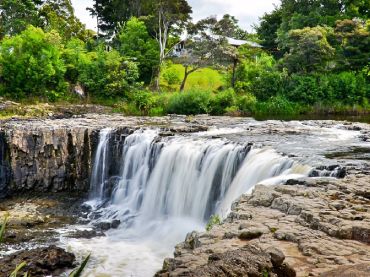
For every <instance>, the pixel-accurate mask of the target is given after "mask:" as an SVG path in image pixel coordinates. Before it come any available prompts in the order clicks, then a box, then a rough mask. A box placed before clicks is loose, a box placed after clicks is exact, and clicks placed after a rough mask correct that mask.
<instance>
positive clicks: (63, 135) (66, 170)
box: [5, 128, 96, 192]
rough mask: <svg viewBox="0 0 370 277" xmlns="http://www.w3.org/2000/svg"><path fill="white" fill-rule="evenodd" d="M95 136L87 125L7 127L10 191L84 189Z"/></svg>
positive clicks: (86, 184) (86, 183)
mask: <svg viewBox="0 0 370 277" xmlns="http://www.w3.org/2000/svg"><path fill="white" fill-rule="evenodd" d="M94 135H96V134H95V133H94V132H93V131H92V130H89V129H87V128H71V129H68V128H60V129H47V128H43V129H38V130H33V129H20V130H19V129H10V130H6V131H5V139H6V144H7V146H6V147H7V148H8V149H9V150H8V151H9V154H8V157H7V158H8V160H7V163H8V165H9V166H10V171H11V180H10V182H9V185H8V191H9V192H13V191H28V190H33V191H60V190H67V189H71V190H85V189H86V187H87V186H88V176H89V172H90V168H91V149H92V147H93V145H92V144H93V142H94ZM8 171H9V170H8Z"/></svg>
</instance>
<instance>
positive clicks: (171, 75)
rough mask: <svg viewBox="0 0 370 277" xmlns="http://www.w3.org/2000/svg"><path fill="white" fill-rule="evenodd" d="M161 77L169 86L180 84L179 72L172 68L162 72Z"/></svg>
mask: <svg viewBox="0 0 370 277" xmlns="http://www.w3.org/2000/svg"><path fill="white" fill-rule="evenodd" d="M162 76H163V79H164V80H165V81H166V82H167V84H168V85H170V86H173V85H179V84H180V83H181V79H180V76H179V72H178V71H177V70H176V68H174V67H171V68H169V69H168V70H165V71H163V75H162Z"/></svg>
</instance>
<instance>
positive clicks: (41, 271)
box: [0, 246, 75, 277]
mask: <svg viewBox="0 0 370 277" xmlns="http://www.w3.org/2000/svg"><path fill="white" fill-rule="evenodd" d="M74 261H75V255H74V254H71V253H68V252H66V251H65V250H63V249H61V248H59V247H56V246H49V247H45V248H37V249H33V250H25V251H20V252H17V253H14V254H12V255H9V256H6V257H4V258H2V259H0V276H3V277H7V276H10V274H11V273H12V272H13V271H14V269H15V268H16V267H17V266H19V265H20V264H21V263H23V262H26V266H24V267H23V268H22V269H21V270H20V271H19V272H18V275H22V276H23V274H25V273H26V272H28V274H29V275H30V276H35V277H43V276H51V275H53V276H58V274H60V273H62V272H63V271H64V270H66V269H69V268H72V267H73V264H74Z"/></svg>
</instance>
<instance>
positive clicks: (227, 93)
mask: <svg viewBox="0 0 370 277" xmlns="http://www.w3.org/2000/svg"><path fill="white" fill-rule="evenodd" d="M235 98H236V95H235V92H234V90H233V89H227V90H224V91H221V92H219V93H217V94H216V95H215V96H214V97H213V98H212V100H211V114H213V115H223V114H225V112H226V109H227V108H228V107H231V106H234V105H235Z"/></svg>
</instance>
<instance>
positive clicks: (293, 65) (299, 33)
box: [281, 27, 335, 73]
mask: <svg viewBox="0 0 370 277" xmlns="http://www.w3.org/2000/svg"><path fill="white" fill-rule="evenodd" d="M332 31H333V30H332V29H330V28H324V27H312V28H310V27H306V28H304V29H297V30H291V31H290V32H289V33H288V37H287V39H286V41H285V42H284V43H285V44H286V47H287V48H289V49H290V51H289V53H287V54H285V56H284V58H283V59H282V60H281V66H282V67H283V68H287V70H288V71H289V72H290V73H294V72H298V73H307V72H313V71H316V72H321V71H325V70H328V69H329V66H330V64H329V62H330V61H332V60H333V58H334V54H335V49H334V48H333V47H332V46H331V45H330V44H329V42H328V39H327V37H328V35H329V33H330V32H332Z"/></svg>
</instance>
